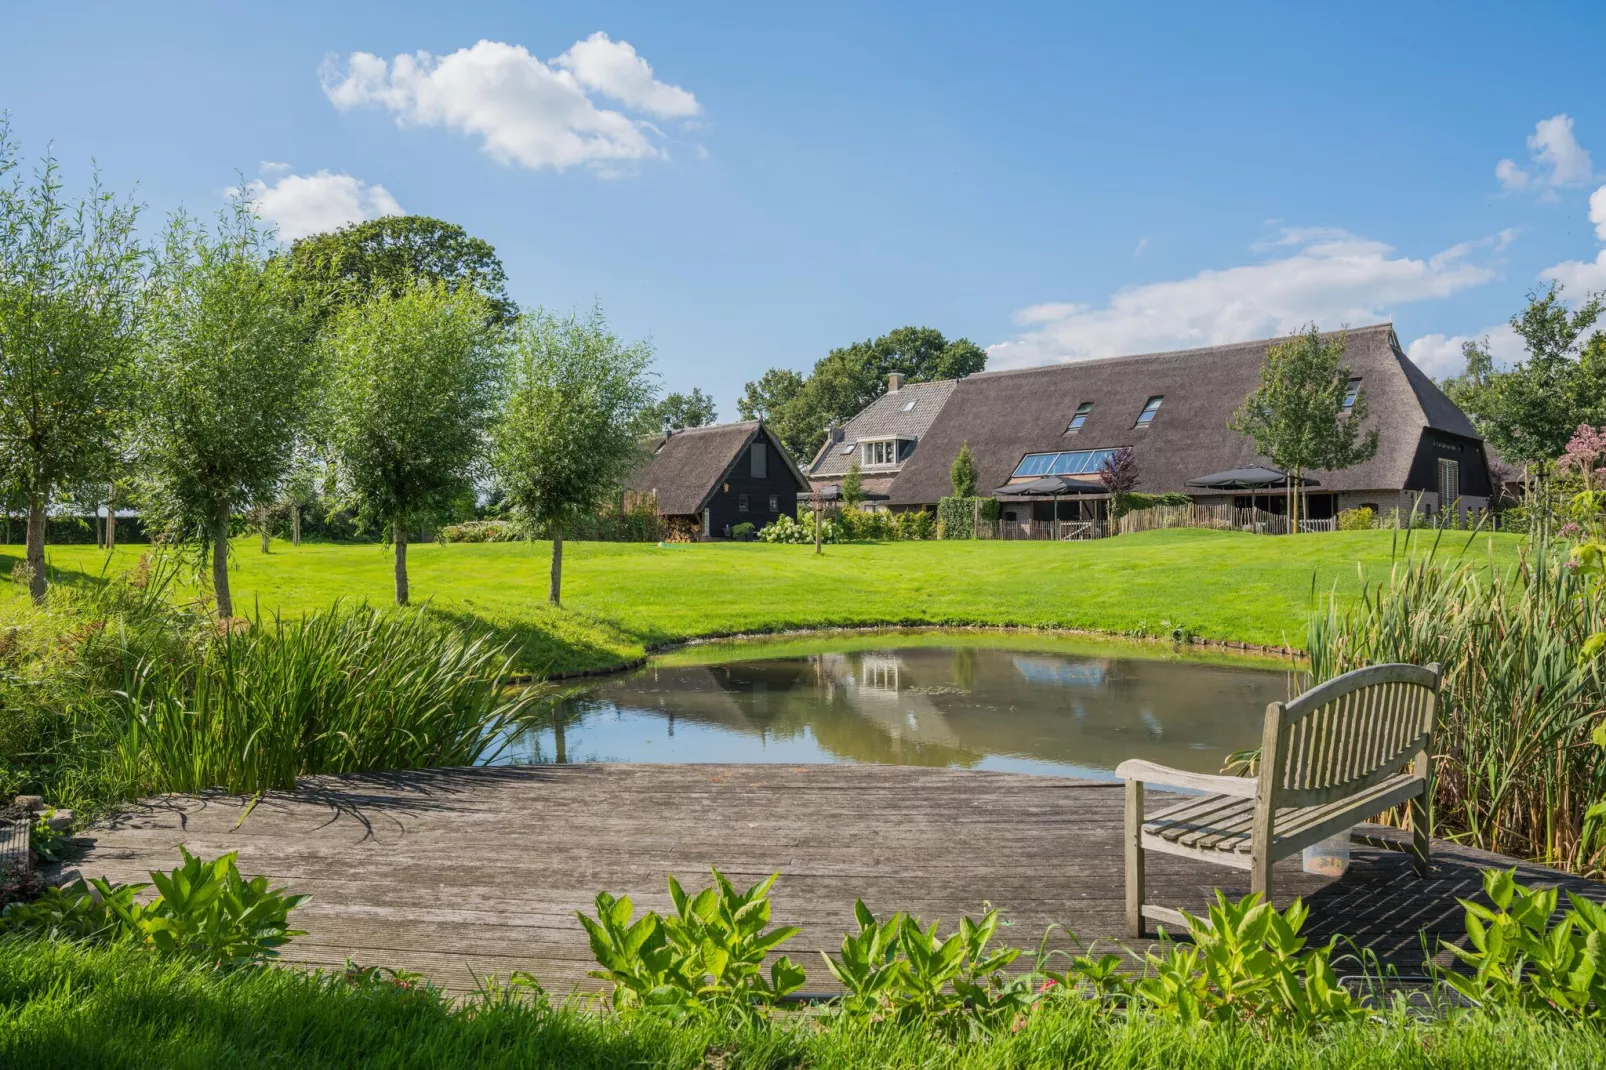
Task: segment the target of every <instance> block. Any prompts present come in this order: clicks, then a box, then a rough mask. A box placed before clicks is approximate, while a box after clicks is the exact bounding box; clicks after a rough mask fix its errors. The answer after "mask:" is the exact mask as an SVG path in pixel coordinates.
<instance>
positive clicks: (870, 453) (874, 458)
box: [864, 439, 898, 467]
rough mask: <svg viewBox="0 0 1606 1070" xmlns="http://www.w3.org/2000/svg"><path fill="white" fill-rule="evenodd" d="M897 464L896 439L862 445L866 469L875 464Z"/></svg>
mask: <svg viewBox="0 0 1606 1070" xmlns="http://www.w3.org/2000/svg"><path fill="white" fill-rule="evenodd" d="M897 463H898V442H897V440H896V439H886V440H883V441H880V442H866V443H864V464H865V466H866V467H869V466H870V465H877V464H897Z"/></svg>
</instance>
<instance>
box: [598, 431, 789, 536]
mask: <svg viewBox="0 0 1606 1070" xmlns="http://www.w3.org/2000/svg"><path fill="white" fill-rule="evenodd" d="M760 435H762V436H764V438H765V439H766V440H767V441H768V442H769V448H770V451H771V453H772V455H773V456H774V457H775V458H776V460H775V462H774V464H776V465H780V466H784V467H785V469H786V471H788V472H790V473H791V474H792V478H793V480H794V481H795V482H796V483H797V487H798V489H799V490H807V489H808V487H809V481H808V479H807V478H805V477H804V475H803V473H802V472H800V471H798V467H797V464H796V462H794V461H793V460H792V457H791V455H790V454H788V453H787V452H786V447H785V446H783V445H781V440H780V439H778V438H776V437H775V432H773V431H771V430H770V429H769V428H768V427H765V426H764V424H763V422H762V421H759V420H746V421H743V422H742V423H734V424H713V425H711V426H709V427H689V428H687V429H686V430H684V431H676V432H675V433H674V434H672V435H670V436H669V437H668V438H665V437H664V436H662V435H658V436H655V437H654V438H652V439H650V440H648V442H647V443H646V449H647V451H648V453H649V454H650V456H649V457H648V459H647V461H646V463H645V464H643V465H642V466H641V467H639V468H637V469H636V471H635V473H634V474H632V475H631V476H630V478H629V479H627V480H626V481H625V489H627V490H634V491H642V492H645V493H651V494H655V495H657V498H658V511H659V512H660V513H662V514H663V515H665V516H690V515H692V514H695V513H700V512H702V511H703V508H704V506H706V505H707V504H708V499H709V498H711V497H713V495H714V492H715V491H716V490H718V489H719V487H720V485H721V484H722V483H723V482H724V481H725V479H726V478H727V477H728V476H729V475H730V473H731V470H732V469H734V468H735V467H736V463H737V462H738V461H739V460H741V458H742V457H743V455H744V454H745V453H746V452H747V446H748V443H750V442H752V441H753V440H754V439H755V438H757V437H758V436H760ZM772 471H776V474H779V470H778V469H772Z"/></svg>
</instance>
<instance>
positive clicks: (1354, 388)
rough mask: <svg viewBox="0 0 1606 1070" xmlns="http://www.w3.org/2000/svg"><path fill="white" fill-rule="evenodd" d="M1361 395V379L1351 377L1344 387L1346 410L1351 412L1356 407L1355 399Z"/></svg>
mask: <svg viewBox="0 0 1606 1070" xmlns="http://www.w3.org/2000/svg"><path fill="white" fill-rule="evenodd" d="M1360 396H1361V381H1360V380H1359V379H1351V380H1350V381H1349V385H1348V386H1346V387H1345V388H1344V411H1345V412H1349V411H1350V410H1351V409H1353V408H1354V407H1355V399H1356V398H1358V397H1360Z"/></svg>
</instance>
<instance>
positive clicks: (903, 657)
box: [500, 638, 1291, 779]
mask: <svg viewBox="0 0 1606 1070" xmlns="http://www.w3.org/2000/svg"><path fill="white" fill-rule="evenodd" d="M887 642H888V645H886V646H884V647H871V648H865V649H848V650H840V649H839V650H837V651H834V652H806V653H789V654H787V655H786V656H769V657H766V656H764V654H765V648H764V647H763V646H762V645H760V646H758V647H757V648H755V649H751V650H743V649H742V648H739V647H734V646H733V645H730V646H733V649H731V651H730V652H731V653H732V654H735V655H737V656H733V657H732V658H731V659H730V660H725V661H720V662H718V663H714V664H679V663H676V662H675V661H674V660H673V659H670V660H669V661H667V662H663V663H656V664H653V665H649V666H648V667H647V668H644V669H641V670H638V671H636V672H632V673H629V674H626V675H621V676H617V677H612V678H607V679H604V680H602V681H601V682H599V683H597V684H596V685H595V686H591V687H587V688H584V689H583V690H580V691H579V693H568V694H566V695H564V696H562V697H560V698H554V699H553V700H552V701H551V703H550V705H549V707H548V712H547V715H546V716H543V717H542V718H540V719H538V720H537V721H535V722H534V723H533V725H532V727H531V728H529V729H527V730H526V731H525V732H523V733H522V734H521V735H520V736H518V737H517V738H516V739H515V740H514V741H513V743H512V745H511V746H510V747H509V748H508V749H507V750H506V751H505V752H504V753H503V755H502V757H501V759H500V760H501V761H503V762H509V761H512V762H554V761H556V762H581V761H609V762H778V763H820V762H881V763H890V764H897V765H924V766H959V767H964V768H970V769H993V770H1007V771H1014V772H1030V773H1047V774H1054V775H1061V776H1075V777H1093V778H1099V779H1109V778H1112V777H1113V770H1114V769H1115V767H1116V765H1118V764H1119V763H1120V762H1122V761H1124V760H1125V759H1127V758H1147V759H1150V760H1151V761H1157V762H1162V763H1164V764H1166V765H1170V766H1174V767H1177V768H1181V769H1187V770H1192V771H1197V772H1215V771H1216V770H1218V769H1219V768H1220V766H1221V762H1222V759H1223V757H1225V756H1226V755H1227V754H1228V753H1230V752H1232V751H1236V750H1241V749H1244V748H1247V747H1253V746H1255V745H1257V744H1258V743H1259V739H1260V727H1261V722H1262V718H1263V716H1264V713H1265V708H1266V704H1267V703H1268V702H1273V701H1276V700H1279V699H1286V698H1288V697H1289V694H1290V682H1291V677H1290V675H1289V673H1288V671H1287V670H1286V669H1279V668H1275V667H1271V668H1268V667H1262V666H1257V665H1252V664H1231V663H1225V664H1224V663H1202V662H1199V661H1192V660H1184V659H1156V658H1153V657H1148V658H1145V657H1142V656H1135V655H1134V651H1132V650H1131V649H1129V648H1123V647H1113V648H1108V649H1100V648H1092V649H1077V650H1071V651H1067V650H1053V649H1050V650H1042V649H1010V648H1007V647H999V646H996V645H990V644H989V645H980V644H978V645H966V644H964V643H961V642H953V643H952V644H951V645H920V646H907V645H897V640H896V639H895V638H889V640H888V641H887ZM741 654H746V656H741Z"/></svg>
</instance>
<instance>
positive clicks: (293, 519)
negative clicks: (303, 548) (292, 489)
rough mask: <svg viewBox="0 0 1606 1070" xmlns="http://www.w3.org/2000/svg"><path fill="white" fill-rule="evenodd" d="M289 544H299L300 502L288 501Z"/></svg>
mask: <svg viewBox="0 0 1606 1070" xmlns="http://www.w3.org/2000/svg"><path fill="white" fill-rule="evenodd" d="M290 545H291V546H300V545H301V503H300V502H291V503H290Z"/></svg>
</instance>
